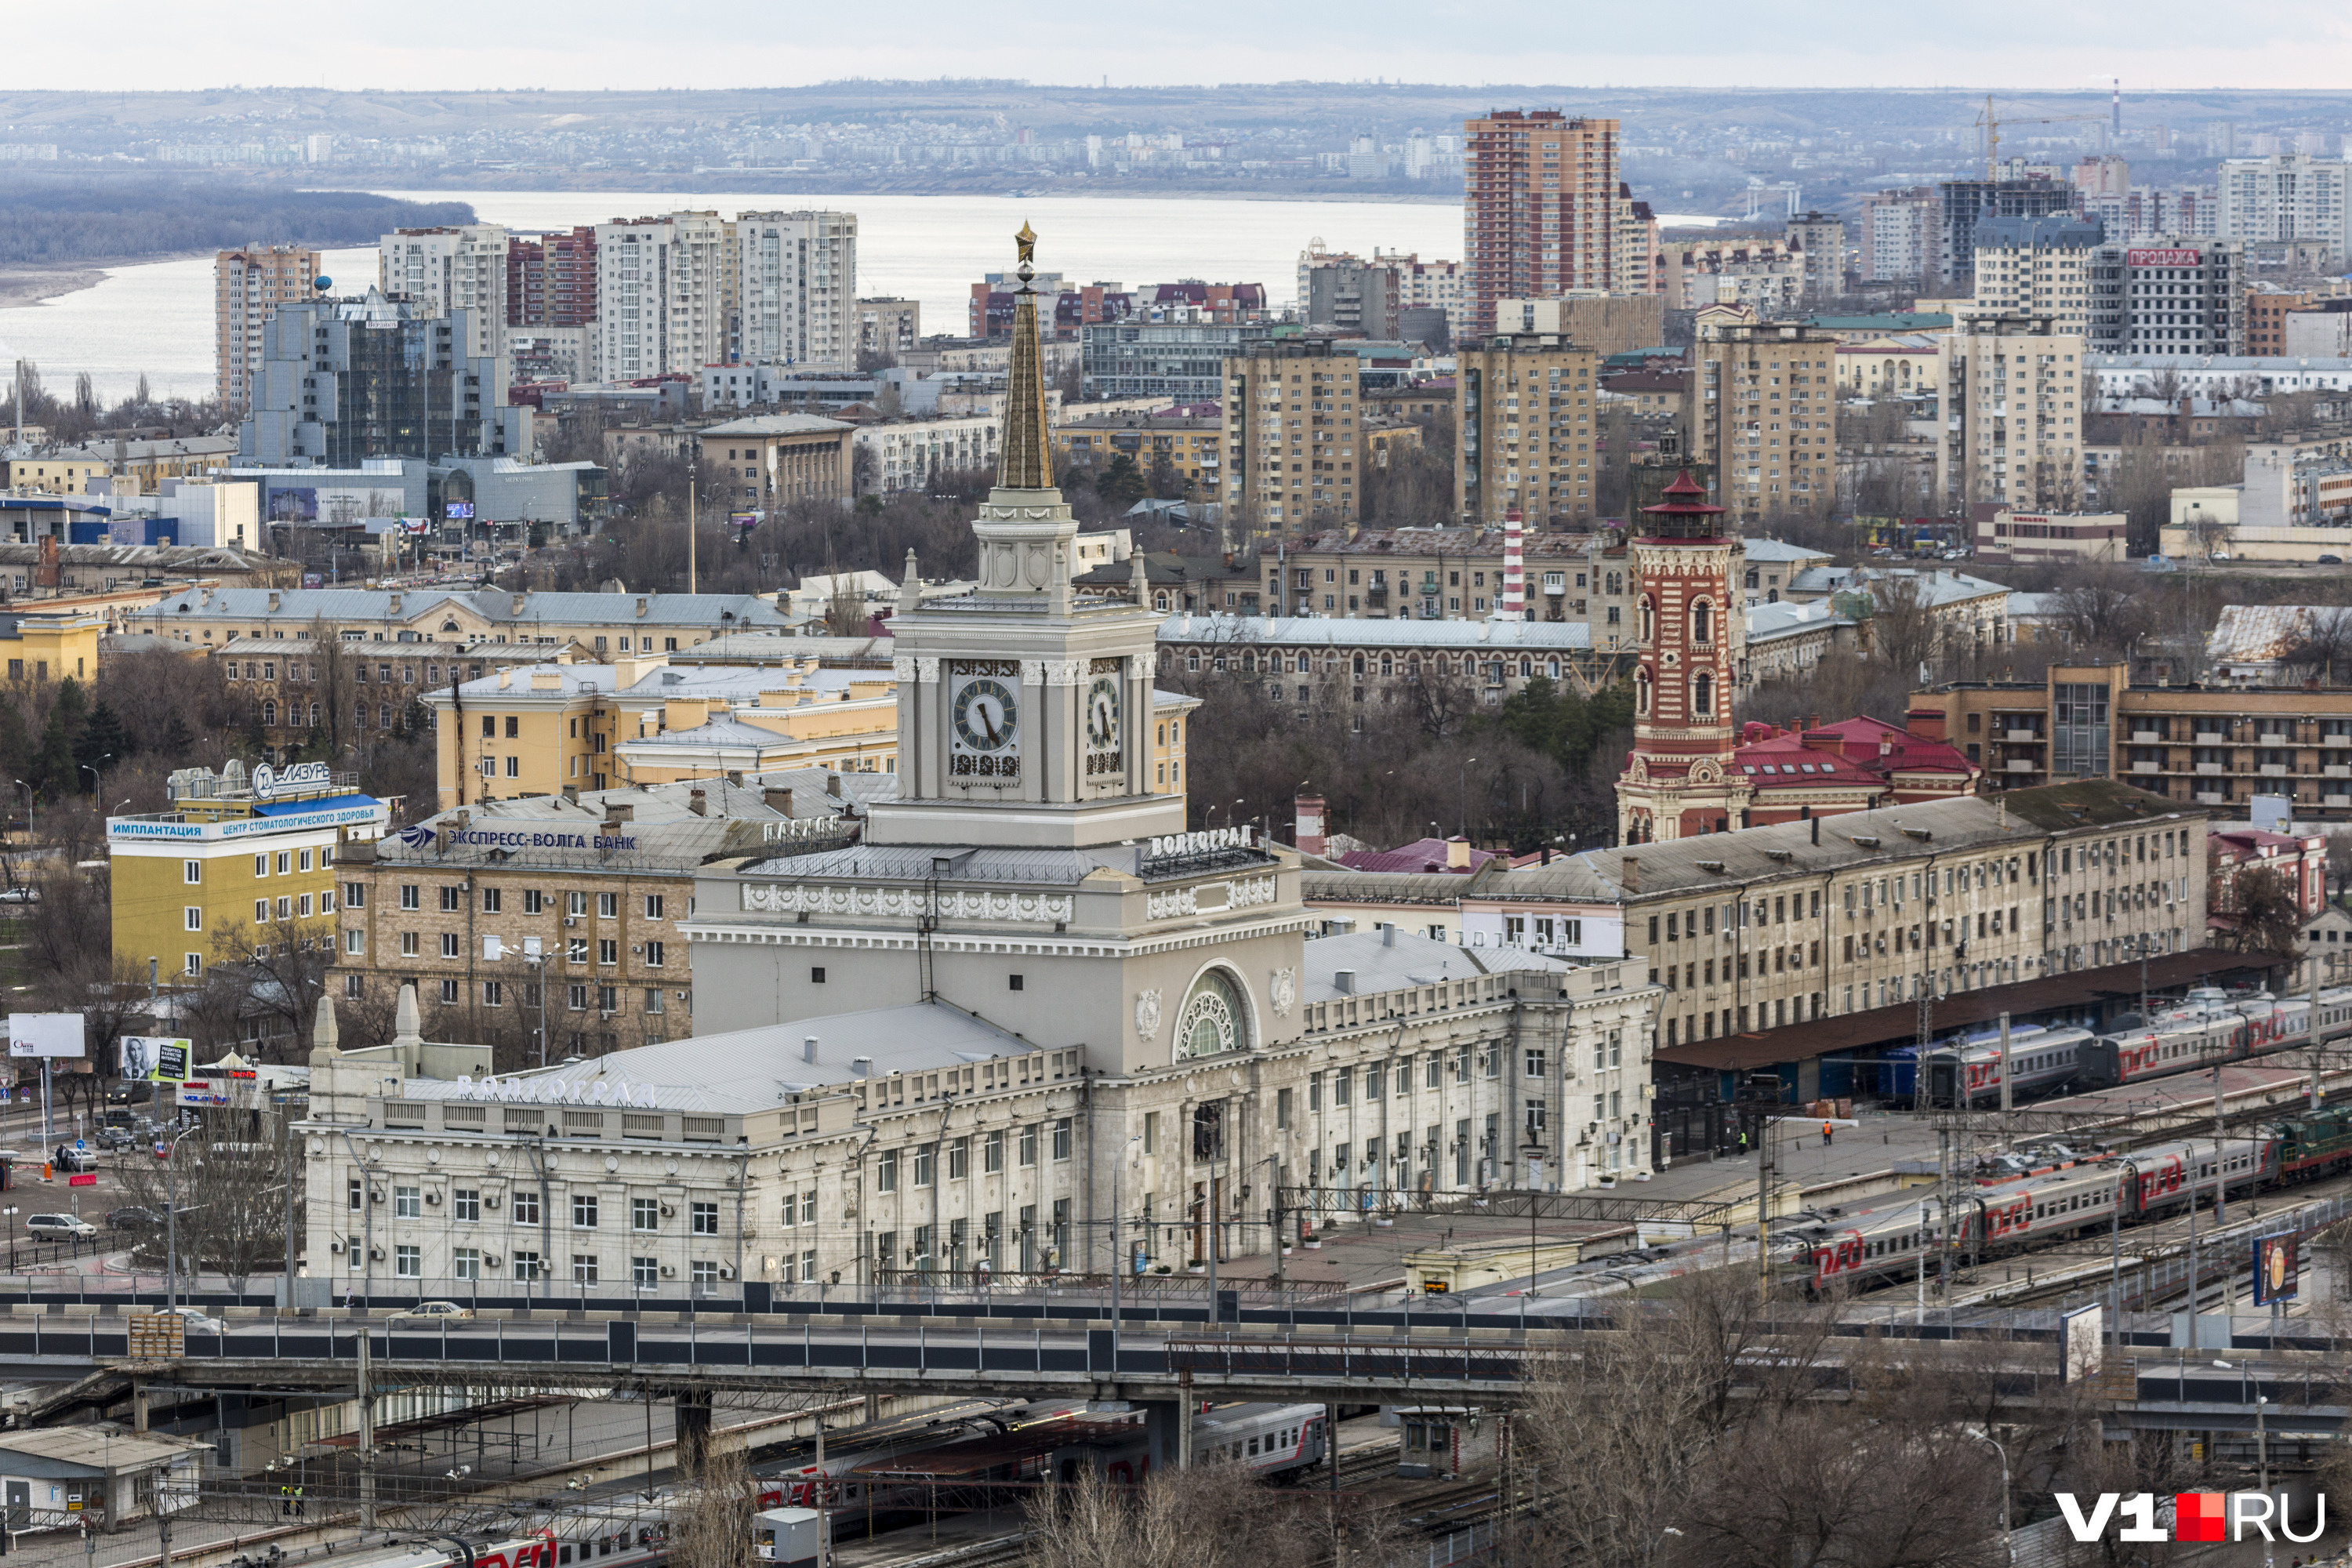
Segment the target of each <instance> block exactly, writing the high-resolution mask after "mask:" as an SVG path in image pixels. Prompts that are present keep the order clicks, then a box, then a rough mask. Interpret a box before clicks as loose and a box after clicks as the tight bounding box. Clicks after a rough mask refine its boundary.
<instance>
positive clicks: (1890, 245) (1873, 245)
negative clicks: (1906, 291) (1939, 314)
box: [1861, 185, 1937, 283]
mask: <svg viewBox="0 0 2352 1568" xmlns="http://www.w3.org/2000/svg"><path fill="white" fill-rule="evenodd" d="M1936 214H1937V200H1936V190H1935V187H1934V186H1932V185H1907V186H1905V187H1903V188H1902V189H1900V190H1892V191H1879V192H1876V193H1875V194H1874V195H1867V196H1864V197H1863V198H1862V254H1861V267H1862V280H1863V281H1864V282H1865V283H1903V282H1914V281H1917V280H1921V279H1930V278H1933V277H1934V276H1935V275H1936V272H1937V249H1936Z"/></svg>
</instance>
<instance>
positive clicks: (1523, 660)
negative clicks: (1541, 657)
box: [1519, 654, 1536, 680]
mask: <svg viewBox="0 0 2352 1568" xmlns="http://www.w3.org/2000/svg"><path fill="white" fill-rule="evenodd" d="M1535 672H1536V661H1535V660H1534V659H1531V658H1528V657H1527V656H1526V655H1525V654H1521V655H1520V656H1519V679H1521V680H1525V679H1528V677H1529V676H1531V675H1533V674H1535Z"/></svg>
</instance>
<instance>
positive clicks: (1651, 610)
mask: <svg viewBox="0 0 2352 1568" xmlns="http://www.w3.org/2000/svg"><path fill="white" fill-rule="evenodd" d="M1657 621H1658V606H1657V605H1656V604H1655V603H1654V601H1653V600H1652V599H1651V598H1650V597H1649V595H1646V594H1645V595H1643V596H1642V640H1643V642H1648V641H1650V640H1651V639H1652V638H1654V637H1656V636H1657V635H1658V626H1657Z"/></svg>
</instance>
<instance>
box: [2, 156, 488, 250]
mask: <svg viewBox="0 0 2352 1568" xmlns="http://www.w3.org/2000/svg"><path fill="white" fill-rule="evenodd" d="M474 221H476V220H475V216H474V209H473V208H472V207H471V206H469V205H467V204H466V203H464V202H410V201H403V200H401V199H399V198H398V197H396V196H379V195H371V194H370V193H368V192H365V191H297V190H287V189H283V188H279V187H275V186H269V185H258V184H241V183H238V182H236V181H230V180H166V179H146V178H124V179H110V180H104V181H96V182H93V181H91V180H89V179H88V178H87V177H86V176H79V175H77V176H73V177H71V178H67V177H62V176H60V177H54V178H52V177H45V176H41V175H37V174H19V175H16V176H14V177H12V178H10V179H9V180H7V181H5V183H0V264H14V265H18V266H24V265H47V266H58V265H62V264H65V263H68V262H76V261H111V260H117V259H120V258H124V257H132V256H160V255H169V254H173V253H177V252H182V251H191V250H228V249H233V248H235V247H237V246H241V245H250V244H256V243H261V244H275V245H287V244H295V245H307V246H310V247H327V246H352V245H373V243H375V241H376V240H377V239H379V238H380V237H383V236H384V235H387V234H389V233H391V232H392V231H393V230H394V229H395V228H424V227H430V226H436V225H442V224H463V223H472V222H474Z"/></svg>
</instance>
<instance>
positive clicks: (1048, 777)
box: [866, 224, 1184, 848]
mask: <svg viewBox="0 0 2352 1568" xmlns="http://www.w3.org/2000/svg"><path fill="white" fill-rule="evenodd" d="M1016 240H1017V242H1018V244H1019V247H1020V252H1019V258H1020V265H1019V268H1018V276H1019V277H1020V279H1021V286H1020V289H1018V290H1017V291H1016V293H1015V295H1014V299H1013V354H1012V363H1011V366H1010V374H1008V376H1007V378H1006V395H1005V410H1004V434H1003V439H1002V442H1001V444H1000V447H999V454H998V467H997V476H996V486H995V488H994V489H992V490H991V491H990V492H989V497H988V500H987V501H986V502H985V503H984V504H983V505H982V507H981V509H980V516H979V517H978V518H977V519H976V520H975V521H973V523H972V534H973V536H974V537H975V539H976V540H977V541H978V543H979V569H978V577H979V584H980V585H979V587H978V589H977V590H976V591H975V592H974V593H972V594H971V595H970V596H969V597H967V598H961V599H948V600H940V601H935V602H933V603H931V604H928V605H926V604H924V603H923V602H922V598H921V594H920V585H919V581H918V579H917V577H916V574H915V564H916V563H915V560H914V556H913V554H912V553H911V552H909V554H908V560H907V581H906V584H905V585H904V586H903V588H902V589H901V590H900V596H899V602H898V615H897V616H893V617H892V618H891V621H890V634H891V637H892V638H893V639H894V650H895V653H896V656H897V658H896V663H897V674H898V791H899V794H898V799H897V800H895V801H891V802H877V803H876V804H875V805H874V807H873V811H872V817H871V822H870V824H869V826H868V828H867V832H866V842H867V843H869V844H877V845H885V844H897V845H915V844H931V845H936V844H943V843H959V844H970V845H975V846H983V845H1002V846H1013V845H1020V846H1026V847H1047V846H1052V847H1064V848H1084V847H1091V846H1097V845H1103V844H1118V843H1123V842H1126V841H1128V840H1130V839H1135V838H1147V837H1154V836H1157V835H1165V834H1174V833H1181V832H1182V831H1183V830H1184V802H1183V797H1182V796H1181V795H1154V794H1153V793H1151V785H1150V776H1151V744H1150V741H1151V678H1152V671H1153V668H1154V660H1155V657H1156V653H1157V645H1158V636H1159V628H1160V616H1159V615H1158V614H1157V613H1155V612H1154V611H1152V610H1151V608H1150V605H1149V602H1148V600H1146V599H1144V598H1143V597H1142V596H1140V595H1139V596H1138V598H1137V602H1136V603H1134V604H1131V605H1130V604H1120V603H1110V604H1100V605H1077V604H1076V603H1074V596H1073V595H1072V593H1071V589H1070V579H1071V575H1072V572H1073V569H1074V567H1075V565H1076V548H1075V543H1076V538H1077V531H1078V522H1077V519H1076V518H1075V517H1073V516H1071V515H1070V509H1069V506H1068V505H1067V503H1066V502H1065V501H1064V500H1062V492H1061V491H1060V490H1059V489H1055V485H1054V474H1053V459H1052V448H1051V447H1050V446H1049V445H1048V442H1047V437H1046V421H1045V356H1044V352H1043V349H1042V346H1041V342H1040V335H1039V329H1038V321H1037V291H1036V289H1035V286H1034V282H1033V281H1032V280H1033V279H1034V277H1035V272H1036V268H1035V256H1036V244H1037V237H1036V236H1035V235H1034V234H1033V233H1032V232H1030V229H1029V226H1027V225H1026V224H1024V225H1023V226H1022V228H1021V232H1020V234H1019V235H1018V236H1017V237H1016ZM1138 561H1139V562H1140V557H1138Z"/></svg>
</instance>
